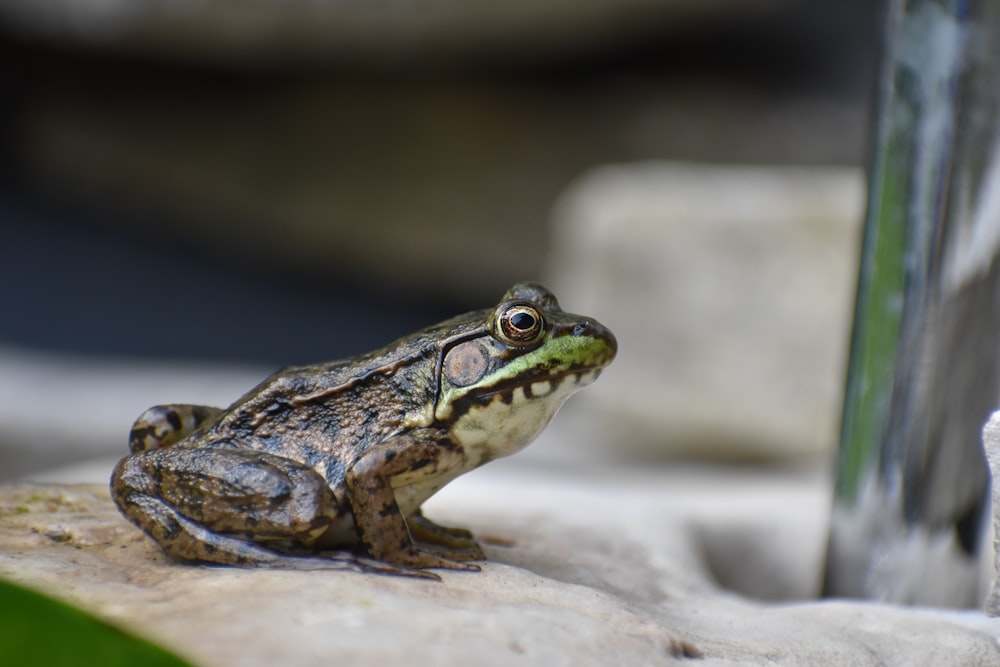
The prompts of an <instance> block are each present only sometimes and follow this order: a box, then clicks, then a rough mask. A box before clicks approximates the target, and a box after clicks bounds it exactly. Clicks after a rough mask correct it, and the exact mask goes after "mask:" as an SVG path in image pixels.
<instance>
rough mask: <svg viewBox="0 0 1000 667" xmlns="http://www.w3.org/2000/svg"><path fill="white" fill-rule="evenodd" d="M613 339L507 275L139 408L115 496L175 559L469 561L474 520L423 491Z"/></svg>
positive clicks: (577, 381) (435, 564) (584, 377)
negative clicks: (450, 518) (367, 332)
mask: <svg viewBox="0 0 1000 667" xmlns="http://www.w3.org/2000/svg"><path fill="white" fill-rule="evenodd" d="M616 351H617V343H616V341H615V338H614V336H613V335H612V333H611V332H610V331H609V330H608V329H607V328H605V327H604V326H602V325H601V324H599V323H598V322H596V321H595V320H593V319H592V318H589V317H581V316H579V315H572V314H569V313H565V312H563V311H562V310H561V309H560V307H559V304H558V302H557V301H556V298H555V296H553V294H552V293H551V292H549V291H548V290H547V289H545V288H544V287H542V286H541V285H538V284H536V283H520V284H517V285H514V286H513V287H512V288H511V289H510V290H508V291H507V293H506V294H505V295H504V296H503V299H501V301H500V303H499V305H497V306H496V307H494V308H489V309H485V310H479V311H475V312H471V313H467V314H465V315H461V316H459V317H455V318H453V319H450V320H447V321H445V322H442V323H440V324H438V325H435V326H432V327H429V328H427V329H424V330H422V331H418V332H417V333H414V334H412V335H410V336H407V337H405V338H401V339H399V340H397V341H396V342H394V343H392V344H390V345H388V346H386V347H384V348H382V349H379V350H376V351H374V352H370V353H368V354H363V355H360V356H356V357H351V358H348V359H342V360H339V361H332V362H329V363H322V364H315V365H310V366H300V367H293V368H286V369H284V370H281V371H278V372H277V373H275V374H274V375H272V376H271V377H269V378H267V379H266V380H264V381H263V382H262V383H261V384H259V385H258V386H256V387H255V388H253V389H252V390H250V392H248V393H247V394H246V395H244V396H243V397H242V398H240V399H239V400H237V401H236V402H235V403H234V404H233V405H231V406H229V407H228V408H226V409H220V408H213V407H207V406H200V405H160V406H155V407H153V408H150V409H149V410H147V411H146V412H145V413H143V414H142V415H141V416H140V417H139V418H138V419H137V420H136V422H135V424H134V425H133V427H132V431H131V435H130V443H129V444H130V448H131V451H132V453H131V454H129V455H128V456H126V457H125V458H124V459H122V460H121V461H120V462H119V463H118V465H117V466H116V467H115V470H114V473H113V475H112V478H111V492H112V497H113V498H114V501H115V503H116V504H117V505H118V507H119V509H120V510H121V511H122V513H123V514H124V515H125V516H126V517H127V518H128V519H129V520H130V521H132V522H133V523H134V524H136V525H137V526H139V527H140V528H141V529H142V530H144V531H145V532H146V533H148V534H149V535H150V536H151V537H152V538H153V539H154V540H156V541H157V542H158V543H159V544H160V546H161V547H162V548H163V550H164V551H165V552H167V553H168V554H170V555H171V556H174V557H177V558H180V559H186V560H194V561H205V562H211V563H223V564H230V565H244V566H269V565H270V566H290V567H295V566H297V565H301V564H304V563H310V564H312V565H315V566H319V565H316V564H317V563H321V564H322V566H325V567H332V568H348V569H356V570H363V571H370V572H383V573H392V574H411V575H415V576H428V577H432V578H436V575H433V574H432V573H428V572H424V568H450V569H456V570H478V569H479V568H478V566H476V565H474V564H472V563H471V562H469V561H476V560H482V559H483V558H484V555H483V551H482V549H481V548H480V546H479V545H478V543H477V542H476V541H475V540H474V539H473V538H472V534H471V533H470V532H468V531H466V530H462V529H457V528H447V527H444V526H440V525H438V524H435V523H433V522H431V521H430V520H428V519H427V518H425V517H424V515H423V514H422V512H421V504H423V502H424V501H425V500H427V499H428V498H430V497H431V496H432V495H433V494H434V493H435V492H437V491H438V490H439V489H441V488H442V487H443V486H444V485H445V484H447V483H448V482H449V481H451V480H453V479H455V478H456V477H458V476H459V475H461V474H463V473H466V472H468V471H470V470H473V469H474V468H477V467H479V466H481V465H483V464H484V463H487V462H489V461H491V460H493V459H496V458H499V457H501V456H507V455H509V454H512V453H514V452H516V451H518V450H520V449H522V448H523V447H524V446H525V445H527V444H528V443H529V442H531V441H532V440H533V439H534V438H535V437H536V436H537V435H538V434H539V433H540V432H541V431H542V430H543V429H544V428H545V426H546V425H547V424H548V423H549V420H550V419H552V416H553V415H554V414H555V412H556V410H557V409H558V408H559V406H561V405H562V403H563V402H564V401H565V400H566V399H567V398H568V397H569V396H570V395H571V394H573V393H574V392H575V391H577V390H578V389H580V388H582V387H584V386H586V385H588V384H590V383H591V382H592V381H593V380H594V379H595V378H596V377H597V376H598V374H600V372H601V370H602V369H603V368H605V367H606V366H607V365H608V364H609V363H611V360H612V359H613V358H614V356H615V353H616Z"/></svg>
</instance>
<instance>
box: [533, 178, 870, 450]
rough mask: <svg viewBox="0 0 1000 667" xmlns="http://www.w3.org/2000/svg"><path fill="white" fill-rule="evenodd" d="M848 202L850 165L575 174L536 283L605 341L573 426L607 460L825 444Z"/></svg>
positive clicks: (858, 191)
mask: <svg viewBox="0 0 1000 667" xmlns="http://www.w3.org/2000/svg"><path fill="white" fill-rule="evenodd" d="M862 201H863V187H862V176H861V172H860V171H859V170H853V169H833V168H785V167H775V168H772V167H738V166H709V165H703V164H681V163H668V162H650V163H638V164H631V165H621V166H609V167H605V168H600V169H596V170H594V171H592V172H590V173H589V174H587V175H585V176H584V177H583V178H581V179H580V180H578V181H577V182H576V183H575V184H574V185H573V186H572V187H571V188H570V189H569V191H568V192H567V193H566V195H565V196H564V197H563V199H562V201H561V204H560V205H559V207H558V210H557V214H556V220H555V229H554V237H553V244H552V247H553V253H552V257H551V262H552V266H553V269H552V272H551V283H552V288H553V289H554V291H555V292H556V293H557V294H558V295H559V298H560V299H561V300H562V302H563V303H565V304H570V305H572V309H573V310H577V311H579V312H585V313H593V314H594V315H595V316H596V317H598V318H599V319H600V320H601V321H602V322H603V323H605V324H606V325H608V326H609V327H610V328H611V329H612V330H613V331H614V332H615V334H616V335H617V336H618V341H619V345H620V352H619V355H618V358H617V359H616V361H615V363H614V365H613V366H612V367H611V368H610V369H608V371H607V372H606V373H605V375H604V376H603V377H602V379H601V382H600V384H599V386H596V387H594V389H593V390H592V391H590V392H587V394H585V395H584V396H582V397H581V404H582V403H583V402H586V404H587V405H588V406H589V407H591V408H593V409H592V410H587V412H589V413H591V414H594V415H596V416H595V419H594V421H596V422H598V423H596V424H592V425H588V426H582V427H581V428H583V429H584V430H589V429H591V428H593V429H604V430H605V431H606V432H605V433H604V437H603V438H602V439H603V440H604V441H606V442H613V443H617V444H616V446H615V447H614V452H615V454H614V455H615V456H621V455H622V453H623V452H624V453H625V454H632V455H639V456H659V455H672V456H677V455H682V456H693V457H698V458H704V457H723V458H732V459H774V458H788V457H793V458H794V457H797V456H801V455H816V454H826V453H829V452H832V447H833V444H834V442H835V439H836V432H837V423H838V417H839V410H840V401H841V392H842V385H843V375H844V364H845V361H844V360H845V358H846V349H847V340H848V334H849V331H850V322H851V315H852V304H853V294H854V287H855V275H856V272H857V260H856V255H857V253H856V248H857V244H858V240H859V238H860V237H859V234H860V222H861V219H862V212H863V211H862V206H863V203H862ZM602 409H605V410H606V412H603V413H602V412H601V410H602ZM609 415H610V416H609Z"/></svg>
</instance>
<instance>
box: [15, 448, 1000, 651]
mask: <svg viewBox="0 0 1000 667" xmlns="http://www.w3.org/2000/svg"><path fill="white" fill-rule="evenodd" d="M828 497H829V489H828V485H827V484H826V483H825V482H824V481H823V480H822V478H820V477H819V476H817V475H815V474H806V475H776V474H774V473H768V474H762V473H755V474H750V473H734V472H727V471H713V470H710V469H701V468H679V469H674V470H673V471H669V472H668V471H665V470H664V471H661V470H655V469H647V470H644V471H607V472H605V473H601V474H597V473H595V472H589V473H584V472H576V473H571V472H566V471H562V472H556V471H554V470H551V469H549V470H545V469H542V470H539V469H538V468H537V467H527V466H523V465H520V464H518V463H517V462H516V461H515V460H511V461H509V462H508V461H505V462H498V463H497V464H494V465H493V466H490V467H489V468H486V469H484V470H481V471H477V472H476V473H474V474H473V475H468V476H465V477H463V478H461V479H460V480H457V481H456V482H455V483H453V484H452V485H450V486H449V487H448V488H447V489H445V490H444V491H443V492H442V493H441V494H440V495H439V496H437V497H435V498H434V499H433V501H432V502H431V503H430V504H429V507H428V514H429V515H430V516H432V517H434V518H437V519H440V520H443V521H450V522H454V523H458V524H462V525H466V526H468V527H470V528H472V529H473V530H474V531H476V533H477V534H478V535H479V537H480V539H481V540H482V541H483V542H484V543H485V546H486V552H487V554H488V556H489V558H490V561H489V562H488V563H486V564H485V567H484V569H483V572H482V573H480V574H467V573H452V572H445V573H443V582H442V583H432V582H425V581H416V580H409V579H403V578H391V577H377V576H371V575H358V574H353V573H344V572H322V571H312V572H299V571H264V570H253V571H245V570H238V569H230V568H215V567H196V566H188V565H182V564H177V563H174V562H170V561H168V560H167V559H165V558H164V556H163V555H162V554H161V553H160V552H159V550H158V549H157V547H156V546H155V545H154V544H153V543H152V542H151V541H149V540H148V539H147V538H145V537H144V536H143V535H142V534H141V533H140V532H139V531H138V530H136V529H134V528H133V527H132V526H131V525H130V524H128V523H126V522H125V520H124V519H122V518H121V517H120V516H119V515H118V513H117V512H116V511H115V509H114V507H113V506H112V504H111V503H110V501H109V499H108V494H107V490H106V488H105V486H104V485H103V484H100V485H71V486H65V485H54V484H9V485H6V486H3V487H0V576H3V577H5V578H9V579H12V580H15V581H18V582H22V583H27V584H30V585H34V586H37V587H40V588H43V589H45V590H48V591H50V592H52V593H54V594H56V595H58V596H60V597H62V598H64V599H67V600H70V601H72V602H74V603H76V604H78V605H80V606H83V607H85V608H88V609H90V610H92V611H94V612H96V613H97V614H98V615H100V616H102V617H104V618H107V619H110V620H112V621H113V622H116V623H119V624H122V625H125V626H128V627H130V628H133V629H136V630H138V631H139V632H141V633H142V634H144V635H147V636H149V637H151V638H154V639H156V640H159V641H161V642H163V643H165V644H168V645H169V646H171V647H173V648H174V649H175V650H177V651H178V652H179V653H180V654H182V655H184V656H186V657H189V658H190V659H192V660H194V661H195V662H197V663H199V664H203V665H217V666H222V665H273V664H296V665H328V664H330V663H331V662H335V663H336V664H343V665H354V664H357V665H363V664H403V663H407V664H428V663H431V662H432V663H433V664H437V665H467V664H482V665H504V664H512V662H516V663H517V664H546V665H559V664H574V665H603V664H612V663H615V664H648V665H656V664H674V663H677V662H682V661H687V660H695V661H696V664H699V665H758V664H759V665H765V664H766V665H801V664H837V665H908V666H912V665H928V666H930V665H935V666H936V665H942V664H963V665H988V664H1000V648H998V644H997V637H998V636H1000V620H998V619H988V618H986V617H985V616H982V615H981V614H977V613H973V612H968V613H954V612H952V613H948V612H935V611H930V610H919V609H903V608H895V607H890V606H882V605H878V604H873V603H852V602H843V601H824V602H809V601H806V599H807V598H808V597H809V596H811V595H812V594H813V591H814V590H815V587H816V583H817V580H818V568H819V564H820V562H821V556H822V552H823V548H824V543H823V540H824V536H825V531H826V521H825V517H826V516H827V514H828V511H829V510H828ZM720 581H723V582H726V583H727V584H728V585H729V586H730V589H728V590H727V589H725V588H723V587H722V586H720V584H719V582H720ZM754 589H755V590H754ZM737 590H739V591H742V592H743V593H750V594H755V595H757V596H758V598H760V597H770V598H772V599H774V598H781V599H782V600H783V601H782V602H781V603H775V602H764V601H761V600H759V599H758V600H754V599H751V598H750V597H748V596H745V595H742V594H741V593H740V592H737ZM793 600H797V601H793Z"/></svg>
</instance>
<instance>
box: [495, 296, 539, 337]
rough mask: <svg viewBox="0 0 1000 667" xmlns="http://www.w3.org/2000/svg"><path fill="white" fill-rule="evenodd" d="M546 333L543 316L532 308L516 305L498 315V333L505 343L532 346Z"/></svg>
mask: <svg viewBox="0 0 1000 667" xmlns="http://www.w3.org/2000/svg"><path fill="white" fill-rule="evenodd" d="M544 331H545V321H544V320H543V319H542V314H541V313H540V312H538V310H537V309H536V308H534V307H532V306H529V305H526V304H514V305H511V306H508V307H507V308H504V309H503V310H501V311H500V313H499V314H498V315H497V323H496V332H497V334H498V335H499V337H500V339H501V340H503V341H504V342H505V343H511V344H513V345H530V344H531V343H534V342H535V341H537V340H538V339H539V338H540V337H541V335H542V333H543V332H544Z"/></svg>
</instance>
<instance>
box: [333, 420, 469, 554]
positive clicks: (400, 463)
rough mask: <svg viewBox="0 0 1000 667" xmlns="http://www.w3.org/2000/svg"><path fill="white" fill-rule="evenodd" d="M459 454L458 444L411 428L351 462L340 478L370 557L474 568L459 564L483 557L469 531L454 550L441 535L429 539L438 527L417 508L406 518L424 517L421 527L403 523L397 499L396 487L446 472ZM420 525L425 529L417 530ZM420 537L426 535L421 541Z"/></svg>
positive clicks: (443, 474)
mask: <svg viewBox="0 0 1000 667" xmlns="http://www.w3.org/2000/svg"><path fill="white" fill-rule="evenodd" d="M460 458H461V449H460V448H459V447H458V446H457V445H453V444H451V443H450V442H449V441H447V440H446V439H444V440H436V439H434V438H433V437H432V435H428V434H423V433H420V432H414V433H409V434H403V435H398V436H395V437H392V438H389V439H388V440H386V441H384V442H382V443H379V444H378V445H376V446H375V447H372V448H371V449H369V450H367V451H365V452H364V454H362V455H361V456H360V457H359V458H358V460H357V461H355V463H354V464H353V465H352V466H351V468H350V469H349V470H348V471H347V474H346V475H345V478H344V481H345V483H346V485H347V493H348V500H349V502H350V503H351V507H352V509H353V511H354V522H355V525H356V526H357V528H358V534H359V535H360V537H361V541H362V542H363V543H364V545H365V547H366V548H367V549H368V552H369V553H370V554H371V555H372V556H374V557H375V558H378V559H379V560H384V561H386V562H388V563H395V564H397V565H401V566H403V567H418V568H424V567H440V568H449V569H453V570H473V571H478V570H479V567H478V566H477V565H473V564H471V563H464V562H461V561H464V560H475V559H480V558H482V557H483V556H482V549H481V548H480V547H479V545H478V544H476V543H475V541H474V540H472V538H471V533H467V531H463V532H464V533H466V534H467V535H468V538H466V540H462V543H461V545H460V546H459V548H457V549H456V548H451V547H450V546H449V545H447V544H443V543H442V540H441V539H433V538H434V536H438V537H442V536H443V529H441V527H440V526H437V525H436V524H432V523H431V522H430V521H427V520H426V519H423V515H422V514H420V512H419V511H415V512H412V513H411V516H417V517H419V519H418V520H417V522H416V523H417V524H419V523H420V520H421V519H423V521H424V525H409V526H408V524H407V520H406V519H405V518H404V517H403V514H402V512H401V511H400V507H399V504H398V503H397V501H396V492H397V491H396V489H398V488H399V487H403V486H406V485H408V484H419V483H420V480H421V479H427V478H433V477H437V476H446V475H447V472H448V469H449V468H451V467H452V466H454V465H458V463H459V462H460ZM394 482H395V487H396V488H394ZM430 526H433V527H434V528H430ZM422 528H426V530H424V531H423V532H421V529H422ZM435 529H437V530H435ZM421 536H430V537H431V539H429V540H427V541H426V542H423V543H421V541H420V538H421ZM442 539H443V537H442ZM456 539H457V538H456Z"/></svg>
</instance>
